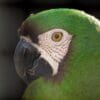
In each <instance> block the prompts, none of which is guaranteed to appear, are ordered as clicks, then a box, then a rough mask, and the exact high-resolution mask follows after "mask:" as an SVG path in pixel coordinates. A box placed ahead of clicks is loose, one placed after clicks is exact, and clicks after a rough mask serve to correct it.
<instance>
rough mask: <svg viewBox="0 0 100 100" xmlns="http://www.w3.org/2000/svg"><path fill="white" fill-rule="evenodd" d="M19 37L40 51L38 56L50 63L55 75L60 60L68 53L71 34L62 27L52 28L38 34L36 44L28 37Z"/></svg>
mask: <svg viewBox="0 0 100 100" xmlns="http://www.w3.org/2000/svg"><path fill="white" fill-rule="evenodd" d="M56 34H57V35H56ZM52 37H53V39H52ZM20 38H23V39H25V40H26V41H27V42H30V44H31V45H33V46H35V47H36V48H37V49H38V50H39V51H40V53H41V56H40V57H41V58H44V59H45V60H46V61H47V62H48V63H49V64H50V65H51V67H52V70H53V75H56V74H57V73H58V68H59V64H60V62H61V61H62V60H63V59H64V57H65V56H66V54H67V53H68V50H69V45H70V42H71V40H72V35H70V34H69V33H68V32H66V31H65V30H63V29H52V30H50V31H47V32H45V33H42V34H40V35H39V36H38V40H39V41H38V44H35V43H33V42H32V41H31V39H30V38H28V37H24V36H21V37H20Z"/></svg>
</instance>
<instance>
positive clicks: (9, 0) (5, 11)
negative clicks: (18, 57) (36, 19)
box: [0, 0, 100, 100]
mask: <svg viewBox="0 0 100 100" xmlns="http://www.w3.org/2000/svg"><path fill="white" fill-rule="evenodd" d="M51 8H74V9H79V10H84V11H85V12H87V13H90V14H92V15H94V16H96V17H97V18H100V0H0V100H12V99H13V100H20V98H21V96H22V94H23V91H24V90H25V87H26V85H25V83H24V82H23V81H22V80H21V79H20V78H19V76H18V75H17V73H16V70H15V67H14V63H13V54H14V49H15V47H16V44H17V42H18V40H19V38H18V35H17V29H18V28H19V27H20V25H21V23H22V21H23V20H24V19H25V18H27V17H28V15H29V14H30V13H36V12H39V11H42V10H45V9H51Z"/></svg>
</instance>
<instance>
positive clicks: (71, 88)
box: [20, 9, 100, 100]
mask: <svg viewBox="0 0 100 100" xmlns="http://www.w3.org/2000/svg"><path fill="white" fill-rule="evenodd" d="M25 22H27V23H30V24H31V26H32V25H33V26H32V27H33V28H34V27H35V29H37V30H38V32H37V30H35V33H37V34H40V33H44V32H47V31H48V30H51V29H63V30H65V31H67V32H68V33H69V34H71V35H72V40H71V43H70V44H69V49H68V53H67V54H66V57H65V59H64V65H62V66H60V68H59V69H58V72H57V74H56V75H54V76H51V77H46V78H44V77H40V78H38V79H36V80H34V81H33V82H32V83H31V84H30V85H29V86H28V88H27V89H26V91H25V93H24V95H23V98H24V99H25V100H99V99H100V21H99V20H98V19H96V18H95V17H93V16H91V15H88V14H86V13H84V12H83V11H79V10H74V9H52V10H47V11H44V12H41V13H38V14H36V15H33V14H32V15H30V16H29V17H28V18H27V19H26V21H25ZM24 24H25V23H24ZM22 28H23V27H22ZM22 28H21V30H20V31H21V33H24V32H23V31H22ZM24 30H25V29H24ZM25 32H26V30H25ZM33 35H34V34H33ZM31 36H32V35H31ZM35 36H36V35H35ZM32 37H34V36H32Z"/></svg>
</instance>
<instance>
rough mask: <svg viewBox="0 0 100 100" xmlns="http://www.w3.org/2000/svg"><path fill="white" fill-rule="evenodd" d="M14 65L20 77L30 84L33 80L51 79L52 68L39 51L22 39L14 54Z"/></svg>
mask: <svg viewBox="0 0 100 100" xmlns="http://www.w3.org/2000/svg"><path fill="white" fill-rule="evenodd" d="M14 63H15V67H16V71H17V73H18V75H19V76H20V77H21V78H22V79H23V80H24V81H25V83H27V84H29V83H30V82H32V81H33V80H36V79H37V78H39V77H41V76H43V77H50V76H51V75H52V68H51V66H50V64H49V63H48V62H47V61H46V60H45V59H43V58H42V57H41V53H40V52H39V51H38V49H37V48H36V47H34V46H32V45H31V44H30V43H29V42H27V41H25V40H24V39H20V41H19V43H18V44H17V47H16V50H15V53H14Z"/></svg>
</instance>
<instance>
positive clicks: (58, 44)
mask: <svg viewBox="0 0 100 100" xmlns="http://www.w3.org/2000/svg"><path fill="white" fill-rule="evenodd" d="M87 26H88V27H87ZM98 26H99V23H98V20H96V19H95V18H94V17H92V16H90V15H87V14H85V13H84V12H80V11H78V10H73V9H52V10H48V11H43V12H40V13H38V14H36V15H35V14H31V15H30V16H29V17H28V18H27V19H26V20H25V21H24V22H23V23H22V25H21V27H20V28H19V30H18V33H19V37H20V40H19V43H18V44H17V47H16V50H15V54H14V62H15V67H16V70H17V73H18V75H19V76H20V77H21V78H22V79H23V80H24V81H25V82H26V83H30V82H31V81H32V80H36V79H37V78H39V77H45V78H47V77H54V76H56V75H57V74H58V73H59V71H60V68H62V67H63V66H65V67H70V66H74V65H77V66H78V67H80V68H81V65H82V66H84V62H85V61H86V60H85V58H86V57H87V56H89V57H90V55H89V50H90V53H92V52H93V51H94V50H93V48H94V49H95V47H96V45H99V44H98V43H96V42H95V40H96V39H97V38H98V37H99V36H100V34H98V33H100V32H98V31H100V30H99V28H98ZM90 29H91V32H90ZM96 31H97V32H96ZM94 33H96V34H97V35H94ZM93 40H94V41H93ZM70 47H71V51H70ZM91 47H93V48H91ZM89 48H90V49H89ZM99 49H100V48H99ZM69 53H70V56H68V57H67V55H68V54H69ZM87 53H88V55H86V54H87ZM99 54H100V53H99ZM82 58H83V61H82ZM67 60H68V61H67ZM73 61H74V62H73ZM78 61H80V63H79V65H78V64H77V63H78ZM81 61H82V62H81ZM66 62H68V65H67V64H65V63H66ZM82 63H83V64H82Z"/></svg>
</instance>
